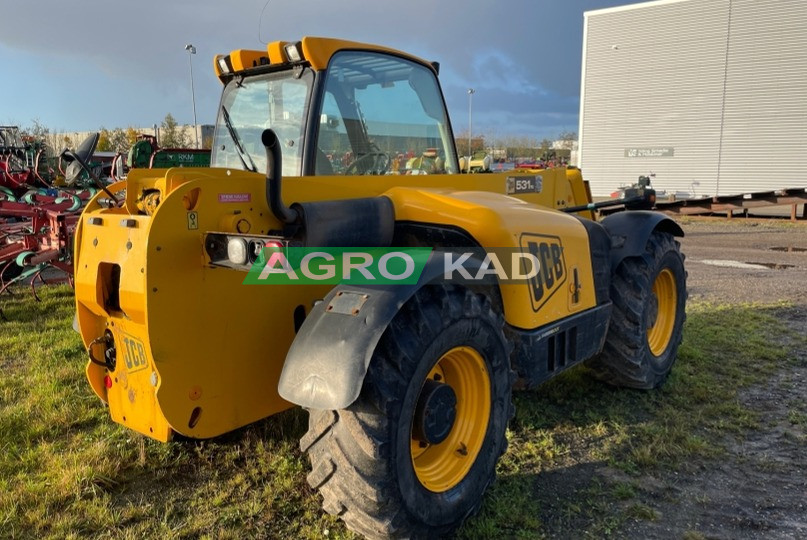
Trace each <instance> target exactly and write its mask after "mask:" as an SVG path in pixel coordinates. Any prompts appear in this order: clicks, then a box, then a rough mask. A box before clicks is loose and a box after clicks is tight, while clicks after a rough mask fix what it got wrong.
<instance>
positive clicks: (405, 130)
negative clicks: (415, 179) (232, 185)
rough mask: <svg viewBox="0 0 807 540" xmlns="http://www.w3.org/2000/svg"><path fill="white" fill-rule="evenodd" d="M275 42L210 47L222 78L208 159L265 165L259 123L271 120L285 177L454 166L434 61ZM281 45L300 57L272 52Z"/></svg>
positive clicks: (352, 47) (322, 43)
mask: <svg viewBox="0 0 807 540" xmlns="http://www.w3.org/2000/svg"><path fill="white" fill-rule="evenodd" d="M280 45H281V44H270V45H269V47H268V48H267V53H266V54H262V53H260V52H257V51H234V52H233V53H231V55H229V56H227V57H217V62H216V66H217V71H218V75H219V77H220V78H221V79H222V81H223V82H225V88H224V92H223V94H222V100H221V106H220V108H219V115H218V120H217V123H216V131H215V135H214V144H213V152H212V157H211V165H212V166H213V167H225V168H234V169H245V170H252V171H255V172H262V171H264V170H265V169H266V156H265V151H264V148H263V146H262V144H261V133H262V132H263V130H264V129H266V128H271V129H272V130H274V131H275V133H277V135H278V138H279V140H280V142H281V149H282V161H283V171H282V172H283V176H284V177H285V176H302V175H304V176H309V175H326V176H331V175H350V176H352V175H384V174H415V175H418V174H445V173H456V172H459V167H458V165H457V156H456V152H455V150H454V143H453V134H452V132H451V126H450V123H449V119H448V115H447V113H446V108H445V104H444V102H443V97H442V92H441V90H440V86H439V83H438V81H437V71H436V67H435V66H434V65H432V64H429V63H427V62H424V61H422V60H419V59H416V58H414V57H410V56H408V55H405V54H403V53H401V54H397V53H394V52H393V51H390V52H387V51H385V50H383V49H381V48H378V50H376V49H371V48H369V47H370V46H367V45H358V44H351V43H346V42H339V41H337V40H327V39H321V38H305V39H303V41H302V42H300V43H298V44H291V45H286V47H285V49H284V48H283V47H281V46H280ZM284 50H285V51H294V52H295V53H296V55H297V56H299V60H297V61H294V60H291V59H290V57H294V56H296V55H295V54H287V55H286V56H285V58H284V57H283V55H281V56H280V57H279V58H276V59H275V60H279V61H277V62H270V59H271V57H272V56H273V53H274V56H277V55H278V53H279V52H280V51H284ZM306 53H309V54H306ZM309 55H310V56H311V57H312V58H311V59H310V60H306V58H308V57H309ZM244 58H248V59H249V58H251V59H252V66H248V65H247V67H243V64H244V62H243V59H244ZM233 64H237V65H241V66H242V67H243V69H233V68H232V65H233ZM222 67H223V68H225V69H222ZM236 67H238V66H236Z"/></svg>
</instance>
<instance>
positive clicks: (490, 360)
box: [301, 287, 513, 538]
mask: <svg viewBox="0 0 807 540" xmlns="http://www.w3.org/2000/svg"><path fill="white" fill-rule="evenodd" d="M502 327H503V320H502V317H501V316H500V315H498V314H496V313H495V312H494V311H493V309H492V308H491V305H490V302H489V301H488V300H487V299H486V298H485V297H483V296H479V295H475V294H473V293H471V292H470V291H467V290H464V289H459V288H453V287H446V288H444V287H428V288H425V289H423V290H421V291H418V293H416V295H415V297H413V298H412V299H411V300H410V301H409V302H408V303H407V304H406V305H405V306H404V307H403V308H402V309H401V311H400V312H399V313H398V315H397V316H396V318H395V319H394V320H393V321H392V323H391V324H390V326H389V327H388V328H387V330H386V332H385V333H384V335H383V337H382V338H381V341H380V342H379V344H378V346H377V348H376V351H375V353H374V355H373V358H372V361H371V363H370V367H369V369H368V372H367V375H366V377H365V381H364V386H363V388H362V392H361V395H360V396H359V399H358V400H357V401H356V402H355V403H353V404H352V405H350V406H349V407H348V408H346V409H342V410H339V411H322V410H312V411H310V417H309V431H308V433H307V434H306V436H305V437H304V438H303V439H302V441H301V448H302V449H303V451H307V452H308V454H309V457H310V459H311V465H312V469H313V470H312V472H311V474H310V475H309V477H308V481H309V484H310V485H311V486H312V487H314V488H316V489H318V490H319V491H320V493H321V494H322V496H323V499H324V504H323V506H324V508H325V510H326V511H328V512H329V513H332V514H336V515H339V516H341V517H342V518H343V519H344V521H345V522H346V524H347V525H348V526H349V527H350V528H351V529H353V530H355V531H357V532H359V533H361V534H364V535H366V536H368V537H371V538H379V537H380V538H385V537H390V536H395V537H400V536H406V537H411V536H414V537H429V536H439V535H444V534H446V533H448V532H450V531H452V530H454V529H455V528H456V527H458V526H459V525H460V524H461V523H462V522H463V521H464V520H465V519H466V518H467V517H468V516H470V515H471V514H473V513H474V512H476V511H477V510H478V509H479V507H480V505H481V503H482V496H483V493H484V491H485V489H486V488H487V487H488V485H489V484H490V482H491V481H492V480H493V478H494V475H495V466H496V462H497V461H498V459H499V457H500V456H501V454H502V453H503V452H504V450H505V449H506V447H507V441H506V439H505V430H506V427H507V421H508V420H509V418H510V417H511V416H512V413H513V407H512V403H511V385H512V379H511V375H510V373H511V372H510V368H509V359H508V346H507V344H506V341H505V338H504V334H503V331H502Z"/></svg>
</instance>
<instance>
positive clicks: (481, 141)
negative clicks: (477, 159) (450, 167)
mask: <svg viewBox="0 0 807 540" xmlns="http://www.w3.org/2000/svg"><path fill="white" fill-rule="evenodd" d="M454 144H455V145H456V148H457V155H458V156H465V155H467V154H468V132H467V131H464V132H460V133H459V134H458V135H457V136H456V137H455V138H454ZM484 149H485V136H484V135H474V136H473V137H471V155H473V154H474V153H476V152H479V151H480V150H484Z"/></svg>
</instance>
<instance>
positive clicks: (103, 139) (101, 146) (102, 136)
mask: <svg viewBox="0 0 807 540" xmlns="http://www.w3.org/2000/svg"><path fill="white" fill-rule="evenodd" d="M109 139H110V133H109V130H108V129H106V128H103V127H102V128H101V131H100V132H99V134H98V145H97V146H96V147H95V148H96V150H98V151H99V152H109V151H110V150H112V144H111V143H110V140H109Z"/></svg>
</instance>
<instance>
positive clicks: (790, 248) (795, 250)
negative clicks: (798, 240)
mask: <svg viewBox="0 0 807 540" xmlns="http://www.w3.org/2000/svg"><path fill="white" fill-rule="evenodd" d="M768 249H770V250H771V251H784V252H785V253H804V252H806V251H807V248H803V247H794V246H777V247H772V248H768Z"/></svg>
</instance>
